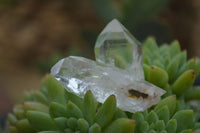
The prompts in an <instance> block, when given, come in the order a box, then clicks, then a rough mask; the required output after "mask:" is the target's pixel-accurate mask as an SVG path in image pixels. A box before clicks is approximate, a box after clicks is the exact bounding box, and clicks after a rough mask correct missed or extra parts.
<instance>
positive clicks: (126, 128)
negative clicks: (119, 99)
mask: <svg viewBox="0 0 200 133" xmlns="http://www.w3.org/2000/svg"><path fill="white" fill-rule="evenodd" d="M134 128H135V121H134V120H130V119H128V118H120V119H117V120H115V121H113V122H112V123H111V124H110V125H109V126H108V127H107V128H106V129H105V131H104V133H116V132H117V133H133V131H134Z"/></svg>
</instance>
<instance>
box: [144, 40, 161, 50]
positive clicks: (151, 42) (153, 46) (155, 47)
mask: <svg viewBox="0 0 200 133" xmlns="http://www.w3.org/2000/svg"><path fill="white" fill-rule="evenodd" d="M144 45H145V47H146V48H148V49H149V50H150V51H157V50H158V45H157V43H156V40H155V38H153V37H148V38H147V39H146V41H145V42H144Z"/></svg>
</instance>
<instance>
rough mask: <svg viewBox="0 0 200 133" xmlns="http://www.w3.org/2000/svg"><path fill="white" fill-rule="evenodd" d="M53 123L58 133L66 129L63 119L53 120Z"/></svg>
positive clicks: (64, 119) (65, 121)
mask: <svg viewBox="0 0 200 133" xmlns="http://www.w3.org/2000/svg"><path fill="white" fill-rule="evenodd" d="M54 123H55V125H56V127H57V128H58V129H59V130H60V131H64V129H65V128H67V118H65V117H57V118H55V119H54Z"/></svg>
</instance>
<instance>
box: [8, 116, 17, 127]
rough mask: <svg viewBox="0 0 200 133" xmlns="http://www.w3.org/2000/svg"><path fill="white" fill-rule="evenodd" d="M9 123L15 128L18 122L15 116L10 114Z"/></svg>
mask: <svg viewBox="0 0 200 133" xmlns="http://www.w3.org/2000/svg"><path fill="white" fill-rule="evenodd" d="M8 121H9V123H10V124H11V125H12V126H14V125H15V123H16V122H17V118H16V117H15V115H13V114H11V113H9V114H8Z"/></svg>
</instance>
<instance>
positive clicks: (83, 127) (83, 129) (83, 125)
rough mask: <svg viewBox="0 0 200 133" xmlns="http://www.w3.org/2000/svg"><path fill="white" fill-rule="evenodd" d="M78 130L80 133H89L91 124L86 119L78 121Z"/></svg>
mask: <svg viewBox="0 0 200 133" xmlns="http://www.w3.org/2000/svg"><path fill="white" fill-rule="evenodd" d="M78 129H79V130H80V133H87V132H88V130H89V124H88V122H87V121H86V120H84V119H79V120H78Z"/></svg>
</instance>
